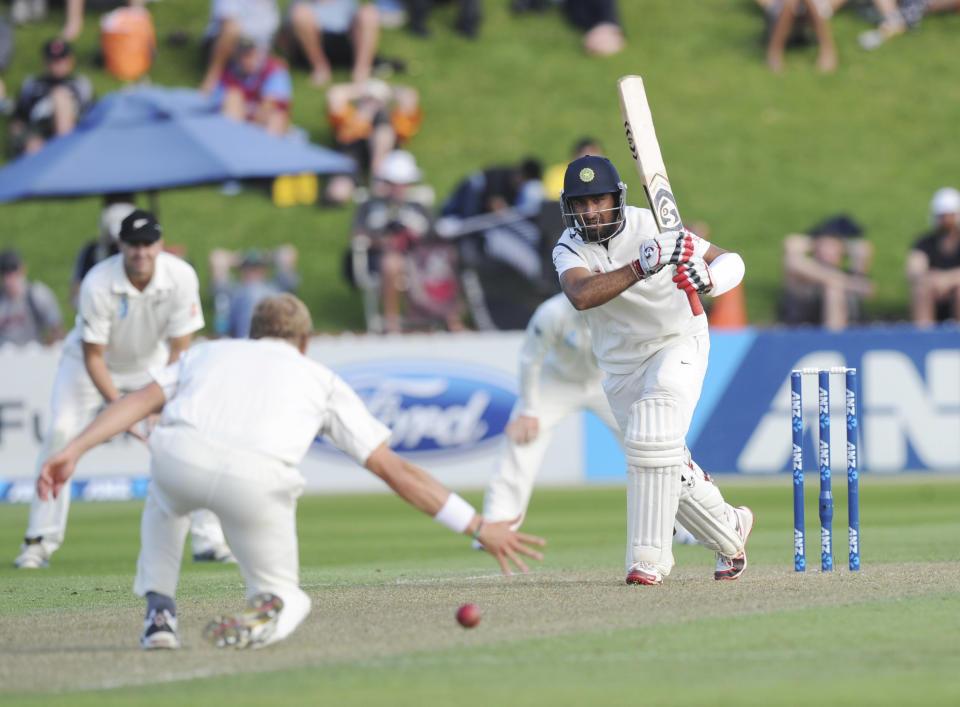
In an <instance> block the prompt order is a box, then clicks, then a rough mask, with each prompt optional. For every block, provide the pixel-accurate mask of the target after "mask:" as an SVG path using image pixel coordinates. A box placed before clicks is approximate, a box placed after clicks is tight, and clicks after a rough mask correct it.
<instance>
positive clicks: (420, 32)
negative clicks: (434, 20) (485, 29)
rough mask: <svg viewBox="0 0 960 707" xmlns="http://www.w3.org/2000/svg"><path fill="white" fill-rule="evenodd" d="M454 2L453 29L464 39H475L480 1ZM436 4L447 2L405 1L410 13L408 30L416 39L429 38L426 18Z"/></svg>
mask: <svg viewBox="0 0 960 707" xmlns="http://www.w3.org/2000/svg"><path fill="white" fill-rule="evenodd" d="M456 1H457V5H458V8H457V19H456V20H455V21H454V25H453V27H454V29H455V30H456V31H457V32H459V33H460V34H462V35H463V36H464V37H470V38H473V37H476V36H477V35H478V34H479V33H480V22H481V19H482V16H483V13H482V10H481V3H480V0H456ZM437 2H441V3H442V2H448V0H407V7H408V10H409V12H410V21H409V24H408V28H409V30H410V32H411V33H412V34H415V35H417V36H418V37H428V36H430V28H429V27H427V16H428V15H429V14H430V10H431V9H433V6H434V5H435V4H436V3H437Z"/></svg>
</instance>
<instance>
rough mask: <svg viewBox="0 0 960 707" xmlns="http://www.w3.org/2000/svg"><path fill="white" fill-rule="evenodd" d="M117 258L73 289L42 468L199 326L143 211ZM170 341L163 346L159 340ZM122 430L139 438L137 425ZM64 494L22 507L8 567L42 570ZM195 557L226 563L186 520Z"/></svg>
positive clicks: (185, 280) (57, 536) (206, 520)
mask: <svg viewBox="0 0 960 707" xmlns="http://www.w3.org/2000/svg"><path fill="white" fill-rule="evenodd" d="M119 241H120V243H119V245H120V252H119V253H117V254H116V255H113V256H111V257H109V258H107V259H106V260H104V261H102V262H100V263H98V264H97V265H96V266H95V267H94V268H92V269H91V270H90V272H89V273H87V275H86V277H84V279H83V284H82V285H81V289H80V302H79V305H78V307H77V323H76V326H75V327H74V328H73V330H72V331H71V332H70V333H69V334H68V335H67V338H66V341H65V342H64V345H63V355H62V358H61V359H60V365H59V367H58V368H57V376H56V379H55V380H54V383H53V395H52V399H51V403H50V426H49V428H48V429H47V433H46V435H45V436H44V439H43V446H42V448H41V450H40V458H39V460H38V462H37V474H39V473H40V468H41V466H42V465H43V462H44V461H45V460H46V459H47V457H49V456H50V455H51V454H53V453H55V452H58V451H59V450H60V449H61V448H63V446H64V445H65V444H66V443H67V442H68V441H69V440H70V438H71V437H73V436H74V435H75V434H77V432H79V431H80V430H81V429H83V427H84V426H85V425H86V424H87V423H88V422H90V420H92V419H93V416H94V415H95V414H96V412H97V410H98V409H100V408H101V407H103V405H104V402H106V403H112V402H114V401H116V400H118V399H119V398H120V396H121V395H122V394H123V393H125V392H128V391H131V390H136V389H137V388H139V387H141V386H143V385H145V384H146V383H147V382H149V380H150V377H149V375H148V373H147V370H148V369H149V368H150V367H151V366H155V365H157V364H161V363H167V362H170V363H172V362H173V361H176V360H177V358H179V356H180V354H181V353H182V352H183V351H185V350H186V349H187V347H188V346H189V345H190V340H191V338H192V336H193V332H195V331H197V330H198V329H200V328H201V327H203V312H201V310H200V291H199V286H198V283H197V274H196V273H195V272H194V270H193V268H192V267H190V265H189V264H187V263H186V262H184V261H183V260H181V259H180V258H177V257H176V256H173V255H170V254H169V253H164V252H163V240H162V238H161V230H160V225H159V224H158V223H157V220H156V218H154V216H153V214H151V213H150V212H148V211H141V210H135V211H133V212H131V213H130V214H129V215H127V216H126V217H125V218H124V219H123V221H121V224H120V232H119ZM168 342H169V343H168ZM128 432H129V433H130V434H131V435H133V436H135V437H137V438H139V439H141V440H143V439H145V437H144V435H143V433H142V432H141V431H140V429H138V428H137V427H136V426H134V427H131V428H130V429H129V430H128ZM69 511H70V494H69V492H68V493H62V494H60V495H59V496H58V497H57V498H56V499H55V500H50V501H44V500H41V499H40V498H38V497H37V496H36V495H35V496H34V498H33V501H32V502H31V504H30V520H29V524H28V525H27V534H26V538H25V540H24V542H23V545H22V546H21V548H20V555H19V556H18V557H17V558H16V560H14V565H15V566H17V567H19V568H20V569H36V568H38V567H45V566H47V565H48V564H49V560H50V556H51V555H52V554H53V553H54V552H55V551H56V550H57V548H59V547H60V545H61V544H62V543H63V539H64V535H65V534H66V529H67V514H68V513H69ZM192 546H193V553H194V559H195V560H197V561H200V560H213V561H219V562H226V561H232V560H233V556H232V555H231V554H230V550H229V548H228V547H227V545H226V541H225V540H224V537H223V531H222V530H221V529H220V524H219V522H218V521H217V519H216V517H215V516H214V515H213V514H212V513H210V512H209V511H201V512H200V513H198V514H197V515H196V516H195V518H194V525H193V540H192Z"/></svg>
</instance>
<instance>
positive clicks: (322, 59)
mask: <svg viewBox="0 0 960 707" xmlns="http://www.w3.org/2000/svg"><path fill="white" fill-rule="evenodd" d="M288 21H289V23H290V32H291V33H292V34H293V38H294V39H295V40H296V45H297V46H298V47H299V49H300V50H301V51H302V52H303V56H304V57H305V58H306V60H307V62H308V63H309V64H310V80H311V81H312V82H313V83H314V84H315V85H317V86H326V85H327V84H328V83H330V80H331V78H332V76H333V71H332V68H331V67H334V66H335V67H343V68H347V67H349V68H350V81H351V82H353V83H360V82H363V81H366V80H367V79H368V78H370V73H371V71H372V69H373V63H374V59H375V58H376V55H377V47H378V45H379V43H380V17H379V10H378V9H377V6H376V4H375V3H373V2H366V3H358V2H357V0H295V2H294V3H293V4H292V5H291V6H290V10H289V14H288Z"/></svg>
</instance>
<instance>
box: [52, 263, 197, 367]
mask: <svg viewBox="0 0 960 707" xmlns="http://www.w3.org/2000/svg"><path fill="white" fill-rule="evenodd" d="M201 328H203V311H202V310H201V308H200V286H199V283H198V281H197V273H196V272H194V270H193V268H192V267H191V266H190V264H189V263H187V262H186V261H184V260H181V259H180V258H178V257H177V256H175V255H171V254H169V253H160V254H159V255H158V256H157V260H156V264H155V269H154V273H153V277H152V278H151V279H150V283H149V284H148V285H147V286H146V287H145V288H144V289H143V290H142V291H141V290H138V289H137V288H136V287H134V286H133V284H132V283H131V282H130V280H129V279H128V278H127V274H126V271H125V270H124V269H123V254H122V253H118V254H117V255H112V256H110V257H109V258H107V259H106V260H104V261H102V262H100V263H98V264H97V265H96V266H94V268H93V269H92V270H90V272H88V273H87V276H86V277H85V278H83V284H82V285H81V286H80V303H79V306H78V307H77V323H76V326H75V327H74V328H73V330H72V331H71V332H70V333H69V334H68V335H67V339H66V341H65V342H64V355H69V356H74V357H78V358H81V359H82V358H83V347H82V342H84V341H85V342H87V343H90V344H101V345H103V346H105V347H106V350H105V354H104V358H105V360H106V362H107V367H108V368H109V369H110V372H111V373H137V372H140V371H146V370H147V369H149V368H150V367H151V366H157V365H163V364H165V363H166V362H167V360H168V359H169V356H170V351H169V345H168V343H167V342H168V340H169V339H174V338H177V337H179V336H185V335H186V334H192V333H193V332H195V331H197V330H198V329H201Z"/></svg>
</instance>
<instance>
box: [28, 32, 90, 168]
mask: <svg viewBox="0 0 960 707" xmlns="http://www.w3.org/2000/svg"><path fill="white" fill-rule="evenodd" d="M43 58H44V61H45V63H46V72H45V73H44V74H43V75H42V76H30V77H28V78H27V79H25V80H24V82H23V84H22V85H21V87H20V94H19V95H18V97H17V105H16V107H15V108H14V112H13V119H12V120H11V122H10V142H11V147H12V148H13V153H14V154H15V155H18V154H20V153H28V154H29V153H33V152H36V151H37V150H39V149H40V148H41V147H43V145H44V143H45V142H46V141H47V140H49V139H50V138H52V137H54V136H57V135H66V134H68V133H70V132H71V131H72V130H73V129H74V128H75V127H76V126H77V121H78V119H79V118H80V116H81V115H82V114H83V112H84V111H85V110H87V108H89V107H90V106H91V104H92V103H93V86H92V84H91V83H90V80H89V79H88V78H87V77H86V76H83V75H82V74H75V73H73V67H74V56H73V49H72V48H71V46H70V45H69V44H67V42H65V41H63V40H62V39H51V40H50V41H49V42H47V43H46V44H44V45H43Z"/></svg>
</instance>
